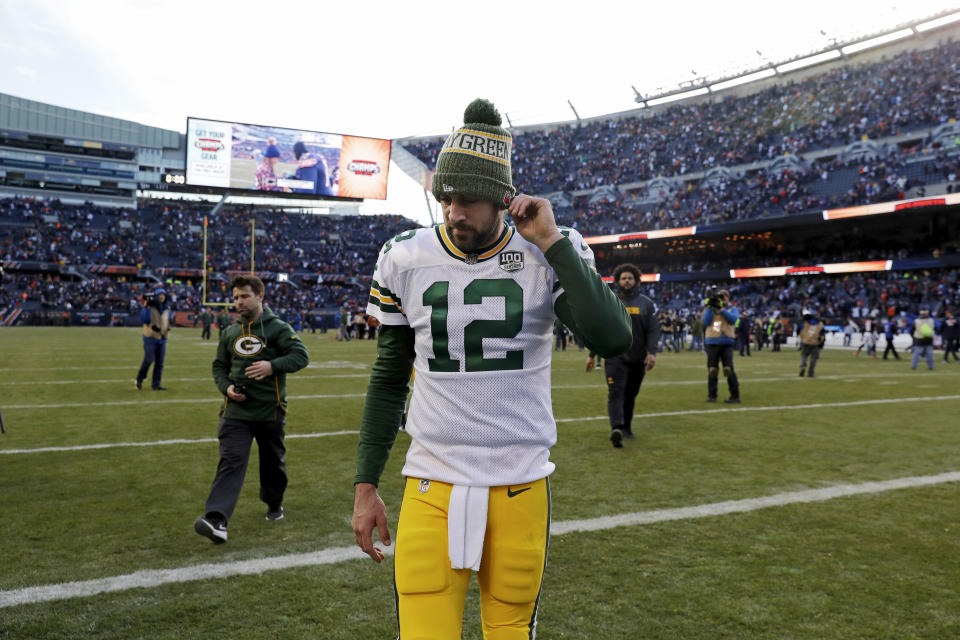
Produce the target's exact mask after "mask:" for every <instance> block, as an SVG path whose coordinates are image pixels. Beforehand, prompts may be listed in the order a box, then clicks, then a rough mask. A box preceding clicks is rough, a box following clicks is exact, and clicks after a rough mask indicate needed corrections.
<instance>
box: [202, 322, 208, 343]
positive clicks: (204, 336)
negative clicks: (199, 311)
mask: <svg viewBox="0 0 960 640" xmlns="http://www.w3.org/2000/svg"><path fill="white" fill-rule="evenodd" d="M200 339H201V340H209V339H210V325H208V324H205V325H203V331H201V332H200Z"/></svg>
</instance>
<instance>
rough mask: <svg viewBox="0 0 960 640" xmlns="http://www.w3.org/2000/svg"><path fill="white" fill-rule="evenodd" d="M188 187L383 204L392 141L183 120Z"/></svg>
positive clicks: (252, 125)
mask: <svg viewBox="0 0 960 640" xmlns="http://www.w3.org/2000/svg"><path fill="white" fill-rule="evenodd" d="M186 165H187V184H188V185H194V186H202V187H220V188H223V189H238V190H242V191H251V192H258V193H263V192H271V195H274V194H275V195H278V196H282V195H284V194H291V195H293V194H296V195H300V196H305V195H306V196H309V195H314V196H316V197H318V198H372V199H375V200H386V198H387V173H388V172H389V170H390V140H381V139H379V138H363V137H359V136H348V135H341V134H336V133H322V132H319V131H301V130H298V129H285V128H282V127H268V126H263V125H255V124H242V123H239V122H222V121H217V120H202V119H199V118H187V159H186Z"/></svg>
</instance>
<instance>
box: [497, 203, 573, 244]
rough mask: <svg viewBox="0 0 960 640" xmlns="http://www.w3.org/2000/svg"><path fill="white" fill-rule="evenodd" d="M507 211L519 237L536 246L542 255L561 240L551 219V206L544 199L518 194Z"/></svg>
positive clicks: (555, 222)
mask: <svg viewBox="0 0 960 640" xmlns="http://www.w3.org/2000/svg"><path fill="white" fill-rule="evenodd" d="M507 210H508V211H509V212H510V216H511V217H512V218H513V223H514V224H515V225H516V226H517V231H519V232H520V235H521V236H523V237H524V239H526V240H527V241H528V242H532V243H533V244H535V245H537V247H539V248H540V250H541V251H543V252H544V253H546V251H547V249H549V248H550V247H552V246H553V245H554V244H555V243H556V242H557V241H558V240H560V239H562V238H563V236H562V235H561V234H560V230H559V229H557V221H556V219H555V218H554V217H553V206H552V205H551V204H550V201H549V200H547V199H546V198H534V197H533V196H528V195H526V194H524V193H518V194H517V195H516V197H514V199H513V200H511V201H510V206H509V207H507Z"/></svg>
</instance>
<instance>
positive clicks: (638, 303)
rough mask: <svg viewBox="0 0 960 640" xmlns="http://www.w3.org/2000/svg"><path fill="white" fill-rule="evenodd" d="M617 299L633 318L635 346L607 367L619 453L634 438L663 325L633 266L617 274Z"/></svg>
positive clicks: (613, 430) (589, 368)
mask: <svg viewBox="0 0 960 640" xmlns="http://www.w3.org/2000/svg"><path fill="white" fill-rule="evenodd" d="M613 282H614V285H615V289H616V292H617V295H618V296H619V298H620V301H621V302H622V303H623V306H624V307H626V309H627V312H628V313H629V314H630V319H631V321H632V324H633V344H632V345H631V346H630V349H629V350H628V351H626V352H625V353H623V354H621V355H619V356H614V357H612V358H607V361H606V362H605V363H604V365H603V369H604V373H605V374H606V376H607V413H608V414H609V415H610V442H612V443H613V446H614V447H616V448H617V449H619V448H621V447H622V446H623V439H624V438H633V430H632V429H631V426H630V422H631V421H632V420H633V407H634V402H635V400H636V397H637V394H638V393H639V392H640V385H641V384H642V383H643V377H644V375H646V373H647V371H650V370H651V369H653V366H654V365H655V364H656V362H657V356H656V355H654V351H656V348H657V342H658V340H659V338H660V323H659V322H658V320H657V317H656V307H655V305H654V304H653V300H651V299H650V298H648V297H647V296H645V295H643V294H642V293H640V292H639V291H637V285H638V284H639V283H640V270H639V269H637V267H635V266H634V265H632V264H621V265H620V266H618V267H617V268H616V269H614V271H613ZM595 355H596V354H594V352H593V351H591V352H590V357H588V358H587V373H589V372H591V371H593V370H594V368H595V367H596V361H595V360H594V356H595Z"/></svg>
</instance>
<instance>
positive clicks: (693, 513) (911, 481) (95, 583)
mask: <svg viewBox="0 0 960 640" xmlns="http://www.w3.org/2000/svg"><path fill="white" fill-rule="evenodd" d="M948 482H960V471H950V472H947V473H941V474H937V475H931V476H915V477H908V478H896V479H893V480H884V481H879V482H864V483H862V484H840V485H835V486H832V487H827V488H824V489H809V490H806V491H790V492H785V493H776V494H773V495H769V496H761V497H759V498H747V499H745V500H728V501H725V502H714V503H710V504H702V505H697V506H693V507H680V508H676V509H658V510H656V511H640V512H635V513H621V514H618V515H613V516H603V517H599V518H590V519H585V520H566V521H562V522H554V523H553V524H552V525H551V527H550V533H551V535H552V536H562V535H566V534H569V533H578V532H582V531H603V530H606V529H612V528H614V527H625V526H638V525H644V524H651V523H654V522H669V521H675V520H690V519H695V518H706V517H711V516H722V515H728V514H731V513H747V512H750V511H757V510H758V509H766V508H770V507H781V506H785V505H790V504H800V503H809V502H822V501H825V500H833V499H835V498H842V497H847V496H857V495H864V494H874V493H882V492H885V491H894V490H897V489H909V488H914V487H926V486H932V485H938V484H944V483H948ZM198 544H200V542H198ZM383 551H384V552H385V553H386V554H387V555H391V554H392V553H393V547H392V546H391V547H383ZM362 558H366V555H365V554H363V552H361V551H360V549H358V548H357V547H355V546H349V547H333V548H330V549H323V550H321V551H314V552H312V553H296V554H288V555H282V556H272V557H268V558H257V559H254V560H240V561H236V562H221V563H215V564H212V563H211V564H199V565H193V566H188V567H179V568H176V569H153V570H143V571H136V572H134V573H128V574H125V575H120V576H111V577H107V578H100V579H97V580H83V581H77V582H63V583H60V584H52V585H43V586H38V587H26V588H23V589H11V590H9V591H0V608H3V607H14V606H18V605H24V604H35V603H39V602H49V601H53V600H66V599H69V598H80V597H85V596H93V595H97V594H100V593H112V592H117V591H126V590H129V589H143V588H150V587H158V586H161V585H165V584H172V583H183V582H191V581H195V580H207V579H210V578H229V577H232V576H239V575H258V574H262V573H263V572H265V571H274V570H277V569H293V568H297V567H313V566H319V565H327V564H337V563H340V562H344V561H347V560H356V559H362Z"/></svg>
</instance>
